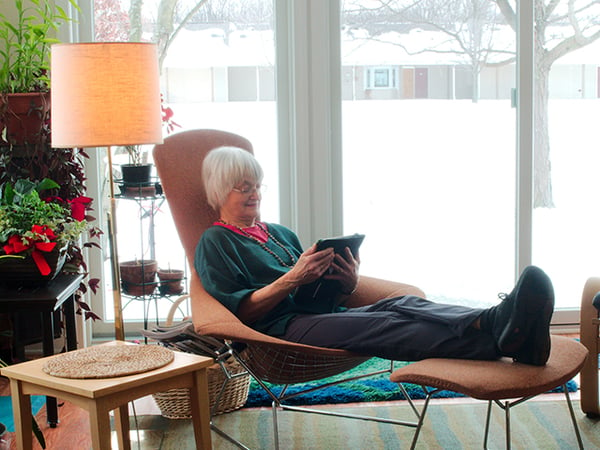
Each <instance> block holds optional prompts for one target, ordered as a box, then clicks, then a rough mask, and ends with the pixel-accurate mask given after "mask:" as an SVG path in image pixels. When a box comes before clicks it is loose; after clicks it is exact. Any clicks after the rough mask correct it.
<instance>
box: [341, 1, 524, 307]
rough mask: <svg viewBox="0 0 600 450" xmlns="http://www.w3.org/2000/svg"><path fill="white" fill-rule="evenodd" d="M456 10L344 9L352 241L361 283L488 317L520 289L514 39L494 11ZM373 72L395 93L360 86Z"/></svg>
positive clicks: (347, 227)
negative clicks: (501, 295)
mask: <svg viewBox="0 0 600 450" xmlns="http://www.w3.org/2000/svg"><path fill="white" fill-rule="evenodd" d="M447 3H448V2H446V1H438V2H435V1H427V2H420V3H419V4H418V5H421V6H417V7H415V4H414V2H407V1H396V2H389V1H385V2H379V1H373V2H368V3H365V2H345V3H344V9H343V11H342V18H343V23H342V33H341V39H342V67H343V73H344V74H350V75H349V76H343V77H342V92H343V97H342V99H343V111H342V114H343V143H344V147H343V158H344V231H345V232H355V231H356V232H362V233H366V235H367V238H366V239H365V243H364V244H363V247H362V249H363V251H362V254H361V258H362V264H361V266H362V270H363V272H364V273H367V274H369V275H378V276H383V277H387V278H391V279H397V280H402V281H405V282H408V283H414V284H416V285H418V286H420V287H421V288H422V289H424V290H425V292H426V293H427V294H428V296H429V297H431V298H434V299H437V300H447V301H452V302H463V303H469V304H477V305H483V304H490V303H496V302H497V297H496V296H497V293H498V292H500V291H502V290H506V289H509V288H510V287H511V284H512V282H513V276H514V275H513V272H514V261H515V252H514V230H515V117H516V115H515V109H514V108H513V107H512V106H511V101H510V99H511V88H512V87H514V83H515V64H514V54H515V42H516V39H515V32H514V31H513V30H512V29H511V28H510V27H509V26H507V24H506V21H505V20H504V18H503V17H502V15H501V14H500V12H499V11H498V10H497V9H496V8H495V7H494V4H493V2H484V3H485V5H486V11H485V14H484V13H483V12H482V11H480V12H479V14H480V17H477V19H478V21H475V20H473V15H474V14H475V13H474V12H472V11H471V10H469V9H466V10H465V9H461V8H450V7H448V8H445V7H442V6H444V5H446V4H447ZM460 3H461V4H462V5H469V4H470V3H471V2H460ZM473 3H482V2H473ZM455 6H456V5H455ZM449 10H450V11H452V16H451V17H449V16H448V14H449ZM469 24H470V25H471V26H468V25H469ZM474 55H477V56H476V57H475V56H474ZM371 64H379V65H380V66H379V67H388V68H389V69H387V72H386V73H392V70H393V71H394V72H396V71H397V73H398V74H399V81H398V84H397V86H394V85H390V86H389V87H394V88H395V89H388V90H385V91H379V92H377V93H373V92H372V91H371V90H370V88H372V86H371V85H372V81H371V78H369V79H368V80H367V82H366V83H357V82H356V79H357V78H359V77H361V76H362V73H366V75H367V76H370V77H373V75H371V73H372V69H370V68H369V66H370V65H371ZM365 66H366V67H367V70H366V72H365V71H364V70H362V68H363V67H365ZM375 79H376V78H375Z"/></svg>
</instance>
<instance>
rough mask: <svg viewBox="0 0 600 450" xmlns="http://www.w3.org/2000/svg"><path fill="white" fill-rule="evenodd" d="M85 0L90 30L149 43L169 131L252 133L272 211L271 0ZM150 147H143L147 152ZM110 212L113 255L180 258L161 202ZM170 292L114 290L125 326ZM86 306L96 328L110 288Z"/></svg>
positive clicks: (161, 311) (117, 160) (163, 306)
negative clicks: (114, 227)
mask: <svg viewBox="0 0 600 450" xmlns="http://www.w3.org/2000/svg"><path fill="white" fill-rule="evenodd" d="M93 7H94V22H95V36H94V39H95V40H97V41H128V40H131V41H138V40H139V41H149V42H156V43H158V48H159V62H160V68H161V93H162V95H163V100H164V102H165V105H166V106H168V107H170V108H171V109H172V110H173V113H174V116H173V121H174V122H176V123H177V124H178V125H179V127H176V128H175V130H174V132H179V131H183V130H190V129H197V128H203V129H220V130H226V131H230V132H233V133H237V134H240V135H242V136H244V137H246V138H248V139H249V140H250V141H251V142H252V144H253V146H254V151H255V154H256V155H257V157H258V158H259V160H260V161H261V163H262V165H263V167H264V169H265V174H266V175H265V180H264V184H265V185H268V186H273V189H269V191H268V195H265V197H264V199H263V205H262V215H263V218H264V219H265V220H269V221H275V222H277V221H279V199H278V189H277V185H278V164H277V161H278V155H277V148H276V142H277V129H276V117H275V116H276V109H275V75H274V54H275V51H274V37H273V16H272V14H273V7H272V2H271V1H260V0H253V1H246V0H245V1H241V0H240V1H234V0H228V1H221V0H208V1H202V2H201V1H188V0H177V1H162V0H157V1H152V2H148V1H141V0H114V1H108V0H93ZM132 113H133V112H132ZM165 136H166V133H165ZM151 149H152V147H151V146H148V148H147V149H146V150H147V158H148V159H149V160H151V155H150V152H151ZM113 154H114V155H115V157H114V165H115V167H113V170H114V171H116V172H117V174H116V176H117V177H119V174H118V171H119V165H120V164H121V163H126V162H127V160H128V156H127V152H126V151H125V150H124V149H123V148H118V147H117V148H113ZM150 216H151V217H150ZM117 222H118V249H119V260H120V261H121V262H122V261H126V260H131V259H156V260H157V261H158V264H159V267H160V268H168V267H171V268H177V269H179V268H182V267H183V266H184V264H185V259H184V254H183V249H182V248H181V246H180V244H179V240H178V237H177V233H176V230H175V228H174V225H173V223H172V221H171V219H170V214H169V209H168V204H167V203H166V202H164V201H161V200H157V201H156V202H153V203H151V202H148V201H141V202H140V201H133V200H130V199H121V200H119V202H118V217H117ZM141 241H142V242H143V245H142V243H141ZM150 242H153V245H152V244H150ZM109 267H110V266H109V264H108V262H107V263H106V270H105V274H106V275H105V276H104V278H103V282H104V284H105V287H106V289H105V292H110V290H111V288H112V284H111V280H110V276H108V274H110V269H109ZM172 300H173V299H171V300H169V299H165V298H158V299H156V300H154V299H153V300H150V302H148V301H146V302H143V301H140V300H139V299H131V298H130V297H129V296H124V298H123V304H124V305H126V306H125V307H124V310H123V315H124V318H125V320H126V322H128V329H130V330H134V329H139V328H140V326H139V325H140V323H139V321H140V320H141V319H142V318H143V317H144V315H146V316H147V317H148V318H149V320H150V323H153V322H154V320H155V316H156V314H158V315H159V317H160V318H161V320H163V319H164V318H165V317H166V313H167V311H168V309H169V307H170V306H171V301H172ZM154 302H156V304H157V309H155V305H154ZM94 307H95V308H96V309H97V310H98V311H101V310H102V316H103V317H104V318H105V321H104V323H103V324H96V328H97V329H98V330H100V329H101V328H104V329H103V330H101V331H104V332H108V331H109V328H110V326H109V322H110V321H111V320H112V319H113V317H114V316H113V307H112V298H111V297H110V296H109V295H108V296H106V297H105V302H104V305H101V304H97V303H96V305H95V306H94ZM144 308H145V309H146V310H145V311H144ZM107 324H108V325H107Z"/></svg>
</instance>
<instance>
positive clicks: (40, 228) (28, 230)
mask: <svg viewBox="0 0 600 450" xmlns="http://www.w3.org/2000/svg"><path fill="white" fill-rule="evenodd" d="M59 187H60V186H59V185H58V184H57V183H56V182H54V181H52V180H50V179H48V178H46V179H44V180H42V181H41V182H39V183H34V182H32V181H30V180H18V181H17V182H16V183H14V185H13V184H6V185H5V186H4V190H3V192H2V198H0V245H1V246H2V250H1V251H0V258H11V257H12V258H24V257H25V255H32V257H33V259H34V261H35V262H36V264H37V266H38V269H39V270H40V272H41V273H42V275H47V273H44V269H46V270H49V269H48V268H47V265H46V264H44V262H45V260H44V253H45V252H50V251H52V250H54V248H55V247H57V248H59V249H60V248H63V247H64V248H66V247H67V246H69V245H73V244H75V243H76V241H77V240H78V239H79V237H80V236H81V234H82V233H83V232H84V231H86V230H87V229H88V228H89V224H88V221H87V220H86V209H87V208H89V205H90V204H91V202H92V199H91V198H89V197H83V196H81V197H77V198H75V199H73V200H63V199H62V198H60V197H57V196H46V197H45V198H43V199H42V197H41V196H40V193H43V192H45V191H46V192H48V191H49V190H51V189H57V188H59Z"/></svg>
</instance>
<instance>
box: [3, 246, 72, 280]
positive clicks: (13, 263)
mask: <svg viewBox="0 0 600 450" xmlns="http://www.w3.org/2000/svg"><path fill="white" fill-rule="evenodd" d="M42 256H43V258H44V259H45V261H46V263H47V264H48V266H49V267H50V273H49V274H48V275H42V274H41V273H40V269H39V268H38V266H37V264H36V263H35V261H34V259H33V257H32V256H31V255H26V256H25V258H12V257H3V258H0V282H1V283H3V284H10V285H15V284H27V285H43V284H46V283H48V282H50V281H52V280H53V279H54V278H55V277H56V275H58V274H59V273H60V271H61V270H62V268H63V266H64V264H65V259H66V257H67V253H66V249H65V248H63V249H57V248H55V249H54V250H52V251H51V252H43V253H42Z"/></svg>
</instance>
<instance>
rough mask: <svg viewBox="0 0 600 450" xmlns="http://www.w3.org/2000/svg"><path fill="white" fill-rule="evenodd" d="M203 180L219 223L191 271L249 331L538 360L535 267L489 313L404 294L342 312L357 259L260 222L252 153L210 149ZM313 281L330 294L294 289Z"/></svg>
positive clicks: (542, 342)
mask: <svg viewBox="0 0 600 450" xmlns="http://www.w3.org/2000/svg"><path fill="white" fill-rule="evenodd" d="M202 175H203V178H204V182H205V187H206V193H207V197H208V201H209V203H210V205H211V206H212V207H213V208H214V209H215V210H216V211H217V212H218V214H219V217H220V218H219V220H218V221H216V222H215V223H214V224H213V226H212V227H210V228H209V229H207V230H206V231H205V232H204V234H203V235H202V238H201V239H200V242H199V243H198V246H197V249H196V256H195V268H196V270H197V272H198V275H199V276H200V279H201V280H202V283H203V285H204V288H205V289H206V290H207V292H209V293H210V294H211V295H213V296H214V297H215V298H216V299H217V300H219V301H220V302H221V303H222V304H223V305H225V307H227V308H228V309H229V310H231V311H232V312H233V313H234V314H236V315H237V316H238V317H239V318H240V320H242V321H243V322H244V323H246V324H247V325H249V326H251V327H253V328H254V329H256V330H258V331H260V332H263V333H266V334H269V335H272V336H277V337H280V338H282V339H285V340H289V341H294V342H299V343H303V344H310V345H316V346H321V347H329V348H340V349H346V350H349V351H353V352H355V353H359V354H364V355H369V356H377V357H381V358H386V359H392V360H402V361H416V360H420V359H425V358H435V357H445V358H467V359H487V360H492V359H497V358H499V357H500V356H508V357H512V358H514V360H516V361H518V362H522V363H525V364H533V365H544V364H545V363H546V361H547V359H548V356H549V354H550V334H549V324H550V318H551V316H552V312H553V308H554V290H553V287H552V283H551V281H550V279H549V278H548V276H547V275H546V274H545V273H544V272H543V271H542V270H541V269H539V268H537V267H534V266H530V267H527V268H526V269H525V270H524V271H523V273H522V274H521V276H520V278H519V280H518V282H517V284H516V286H515V287H514V289H513V290H512V292H511V293H510V294H508V295H503V296H502V297H501V298H502V300H503V301H502V302H500V303H499V304H498V305H496V306H493V307H491V308H488V309H479V308H470V307H466V306H459V305H447V304H440V303H434V302H432V301H429V300H426V299H423V298H419V297H416V296H410V295H408V296H402V297H397V298H387V299H381V300H380V301H378V302H376V303H375V304H373V305H370V306H363V307H359V308H351V309H349V308H345V307H344V300H346V299H347V298H348V296H349V295H350V294H352V293H353V292H354V290H355V289H356V286H357V283H358V269H359V258H358V255H353V254H352V252H351V251H350V250H349V249H348V248H346V249H345V252H344V253H342V254H336V253H334V251H333V249H325V250H321V251H317V250H316V245H314V244H313V245H312V246H311V247H309V248H308V249H306V250H303V249H302V247H301V245H300V241H299V240H298V237H297V236H296V234H294V232H292V231H291V230H289V229H288V228H286V227H284V226H282V225H278V224H274V223H265V222H262V221H260V220H259V217H260V201H261V182H262V179H263V171H262V169H261V167H260V165H259V163H258V161H257V160H256V159H255V158H254V156H253V155H252V154H251V153H249V152H247V151H245V150H242V149H239V148H233V147H221V148H218V149H215V150H213V151H211V152H210V153H209V154H208V155H207V157H206V159H205V161H204V165H203V168H202ZM320 277H325V278H326V279H330V280H337V282H338V283H337V284H338V286H339V292H338V293H337V295H335V296H333V297H327V298H325V299H320V300H318V301H316V300H315V299H313V298H312V297H311V298H302V292H304V290H299V289H298V288H299V287H300V286H302V285H304V284H307V283H311V282H314V281H315V280H317V279H319V278H320Z"/></svg>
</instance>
